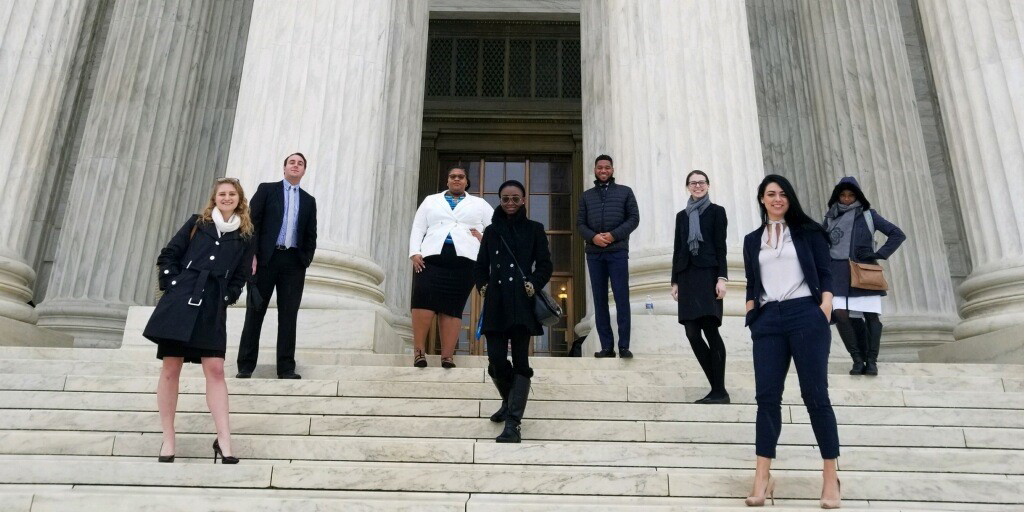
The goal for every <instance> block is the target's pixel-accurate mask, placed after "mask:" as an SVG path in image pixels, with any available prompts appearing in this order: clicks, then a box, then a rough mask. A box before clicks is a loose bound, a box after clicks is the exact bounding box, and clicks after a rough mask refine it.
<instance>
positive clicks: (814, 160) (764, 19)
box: [746, 0, 831, 217]
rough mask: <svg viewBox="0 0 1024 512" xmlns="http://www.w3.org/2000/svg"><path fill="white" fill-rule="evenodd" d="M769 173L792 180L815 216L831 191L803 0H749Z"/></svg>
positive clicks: (748, 5) (761, 119) (766, 171)
mask: <svg viewBox="0 0 1024 512" xmlns="http://www.w3.org/2000/svg"><path fill="white" fill-rule="evenodd" d="M746 3H747V20H748V29H749V33H750V52H751V57H752V59H753V64H754V88H755V90H756V91H757V113H758V119H759V121H760V123H759V125H760V133H761V152H762V153H763V155H764V171H765V174H780V175H782V176H785V177H787V178H789V179H790V181H792V182H793V186H795V187H796V189H797V192H799V193H800V200H801V202H803V204H804V205H806V207H807V209H808V211H809V212H810V214H811V216H813V217H817V216H818V214H819V213H821V212H820V211H819V210H821V209H822V208H823V207H824V204H825V203H826V201H827V200H828V193H829V192H830V191H831V184H828V183H826V180H825V179H824V176H822V173H821V154H820V152H819V151H818V139H817V137H816V134H815V132H814V113H813V108H812V106H811V95H810V91H809V87H808V84H807V51H806V49H805V48H804V41H803V40H802V39H801V37H800V16H799V13H798V12H797V5H798V3H797V0H747V2H746Z"/></svg>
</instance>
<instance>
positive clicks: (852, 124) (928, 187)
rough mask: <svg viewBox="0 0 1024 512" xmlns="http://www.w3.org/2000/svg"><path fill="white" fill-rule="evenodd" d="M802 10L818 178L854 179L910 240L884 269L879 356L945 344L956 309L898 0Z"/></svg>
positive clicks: (821, 4) (809, 3)
mask: <svg viewBox="0 0 1024 512" xmlns="http://www.w3.org/2000/svg"><path fill="white" fill-rule="evenodd" d="M799 9H800V17H801V37H803V38H804V40H805V45H804V46H805V48H807V50H808V57H809V70H810V81H809V83H810V85H811V87H812V90H811V98H812V104H813V106H814V115H815V128H816V131H817V133H818V135H819V147H820V148H821V154H822V157H823V159H822V163H823V165H824V168H823V169H822V171H823V173H824V176H826V179H827V180H828V181H829V185H831V184H833V183H835V182H836V181H838V179H839V178H840V177H842V176H850V175H852V176H856V177H857V179H858V180H859V181H860V183H861V185H862V186H863V187H864V190H865V194H866V195H867V196H868V198H870V200H871V202H872V206H873V207H874V208H875V209H877V210H878V212H879V213H880V214H881V215H883V216H884V217H886V218H887V219H890V220H891V221H893V222H895V223H896V224H897V225H898V226H900V228H902V229H903V231H904V232H906V233H907V235H908V240H907V242H906V243H905V244H904V245H903V247H902V248H901V249H900V250H899V251H898V252H897V253H896V254H895V256H893V257H892V258H891V259H890V260H889V261H888V263H887V264H886V265H885V266H886V267H887V272H888V280H889V283H890V285H891V291H890V293H889V297H888V298H887V299H886V301H885V304H884V311H885V320H884V323H885V326H886V327H885V335H884V338H883V344H885V345H887V348H883V350H882V353H883V355H888V356H889V357H901V355H900V354H904V355H906V354H909V353H912V352H916V349H917V348H920V347H923V346H929V345H934V344H937V343H942V342H948V341H952V339H953V336H952V334H953V327H954V326H955V325H956V323H957V313H956V306H955V301H954V297H953V288H952V283H951V280H950V273H949V265H948V262H947V259H946V256H945V251H944V245H943V239H942V227H941V225H940V223H939V213H938V205H937V204H936V202H935V191H934V189H933V187H932V184H931V179H930V175H929V169H928V156H927V153H926V151H925V146H924V139H923V135H922V131H921V120H920V118H919V117H918V113H917V110H916V106H915V101H914V87H913V83H912V78H911V72H910V66H909V61H908V59H907V51H906V47H905V43H904V39H903V28H902V26H901V25H900V13H899V10H898V7H897V4H896V1H895V0H864V1H843V0H801V1H800V3H799ZM828 188H829V190H831V187H828ZM811 213H812V214H813V213H818V212H814V211H813V210H811Z"/></svg>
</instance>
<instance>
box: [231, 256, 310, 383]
mask: <svg viewBox="0 0 1024 512" xmlns="http://www.w3.org/2000/svg"><path fill="white" fill-rule="evenodd" d="M305 283H306V267H305V265H303V264H302V256H301V255H300V254H299V250H298V249H288V250H286V251H275V252H274V256H273V257H272V258H271V259H270V263H269V264H267V265H261V266H260V267H258V268H257V269H256V289H257V290H259V292H260V296H261V297H262V298H263V304H262V305H260V307H258V308H254V307H249V308H246V310H245V327H243V328H242V339H241V341H240V342H239V345H238V371H240V372H252V371H253V370H255V369H256V358H257V357H258V356H259V351H260V330H261V329H262V328H263V317H264V316H266V314H267V307H268V306H269V305H270V297H271V295H273V293H274V290H275V289H276V290H277V374H278V375H288V374H291V373H295V324H296V319H297V318H298V315H299V303H300V302H302V288H303V286H304V285H305Z"/></svg>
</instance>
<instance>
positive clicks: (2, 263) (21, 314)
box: [0, 255, 39, 324]
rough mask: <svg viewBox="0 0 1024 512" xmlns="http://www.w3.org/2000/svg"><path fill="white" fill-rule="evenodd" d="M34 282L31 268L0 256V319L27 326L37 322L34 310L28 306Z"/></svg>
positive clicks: (18, 261) (33, 273) (37, 318)
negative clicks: (22, 323)
mask: <svg viewBox="0 0 1024 512" xmlns="http://www.w3.org/2000/svg"><path fill="white" fill-rule="evenodd" d="M35 280H36V272H35V270H33V269H32V267H30V266H29V265H27V264H26V263H24V262H23V261H21V260H18V259H16V258H12V257H11V256H8V255H0V317H4V318H10V319H12V320H17V321H19V322H24V323H27V324H35V323H36V321H38V320H39V315H38V314H37V312H36V310H35V308H33V307H32V306H30V305H29V304H28V302H29V301H31V300H32V283H34V282H35Z"/></svg>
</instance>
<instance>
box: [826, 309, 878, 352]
mask: <svg viewBox="0 0 1024 512" xmlns="http://www.w3.org/2000/svg"><path fill="white" fill-rule="evenodd" d="M832 316H833V318H835V319H836V330H838V331H839V337H840V338H842V340H843V345H846V351H847V352H849V353H850V357H852V358H853V360H854V361H877V360H878V350H879V347H880V346H881V344H882V320H881V319H880V318H879V316H878V313H864V318H863V319H861V318H850V311H849V310H846V309H837V310H835V311H833V312H832Z"/></svg>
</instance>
